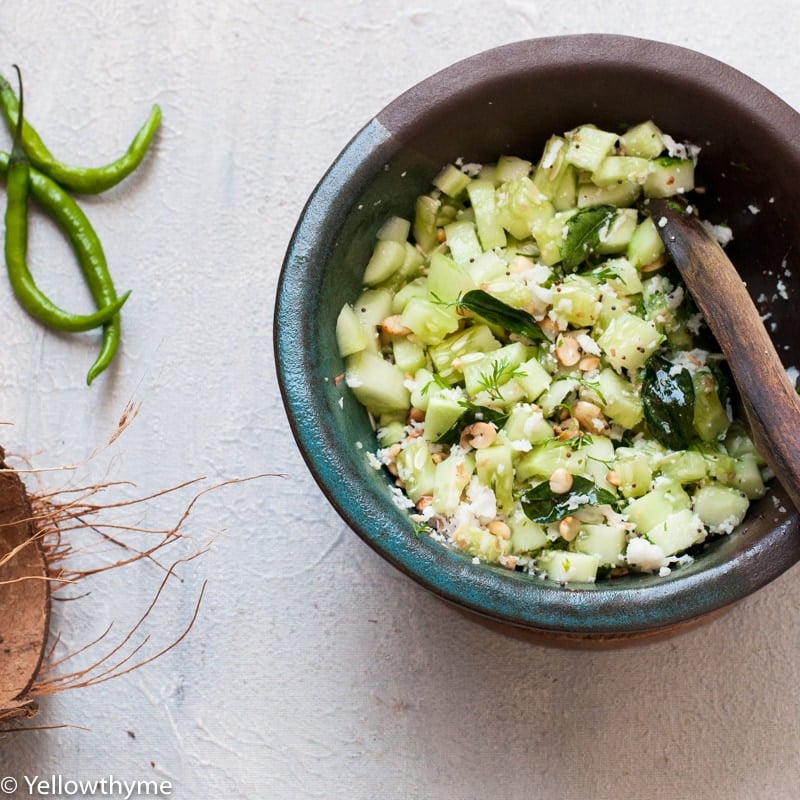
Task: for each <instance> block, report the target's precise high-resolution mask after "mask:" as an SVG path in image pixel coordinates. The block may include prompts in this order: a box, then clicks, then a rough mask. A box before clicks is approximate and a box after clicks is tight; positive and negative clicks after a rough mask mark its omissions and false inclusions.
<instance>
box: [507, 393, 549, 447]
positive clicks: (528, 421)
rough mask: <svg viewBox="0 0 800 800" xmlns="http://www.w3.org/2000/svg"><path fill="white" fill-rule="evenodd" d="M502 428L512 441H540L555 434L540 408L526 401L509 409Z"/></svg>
mask: <svg viewBox="0 0 800 800" xmlns="http://www.w3.org/2000/svg"><path fill="white" fill-rule="evenodd" d="M502 430H503V433H504V434H505V436H506V439H507V440H508V441H509V442H512V443H513V442H516V441H520V442H521V441H527V442H542V441H546V440H547V439H551V438H552V437H553V436H554V435H555V434H554V432H553V426H552V425H551V424H550V423H549V422H548V421H547V420H546V419H545V418H544V414H542V412H541V410H540V409H538V408H535V407H534V406H532V405H530V404H528V403H518V404H517V405H515V406H514V407H513V408H512V409H511V411H510V413H509V415H508V419H507V420H506V422H505V424H504V425H503V429H502Z"/></svg>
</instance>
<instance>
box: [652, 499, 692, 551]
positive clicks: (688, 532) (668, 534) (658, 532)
mask: <svg viewBox="0 0 800 800" xmlns="http://www.w3.org/2000/svg"><path fill="white" fill-rule="evenodd" d="M647 538H648V539H649V540H650V541H651V542H652V543H653V544H656V545H658V546H659V547H660V548H661V549H662V550H663V552H664V555H665V556H672V555H675V553H681V552H683V551H684V550H688V549H689V548H690V547H693V546H694V545H696V544H699V543H700V542H702V541H703V540H704V539H705V538H706V529H705V527H704V526H703V522H702V520H701V519H700V517H698V516H697V514H695V513H694V512H693V511H692V510H691V509H689V508H683V509H680V510H679V511H676V512H674V513H673V514H670V515H669V516H668V517H666V519H664V520H663V521H661V522H659V523H658V524H656V525H655V526H654V527H652V528H651V529H650V530H648V531H647Z"/></svg>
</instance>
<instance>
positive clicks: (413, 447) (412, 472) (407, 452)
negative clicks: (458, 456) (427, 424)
mask: <svg viewBox="0 0 800 800" xmlns="http://www.w3.org/2000/svg"><path fill="white" fill-rule="evenodd" d="M407 442H408V443H407V444H406V446H405V447H403V448H401V449H400V452H399V453H398V454H397V457H396V458H395V466H396V467H397V477H398V478H399V479H400V480H401V481H402V482H403V488H404V490H405V493H406V494H407V495H408V496H409V498H410V499H411V500H412V501H413V502H415V503H416V502H417V500H419V499H420V497H424V496H433V490H434V487H435V485H436V465H435V464H434V463H433V458H431V453H430V451H429V450H428V443H427V442H426V441H425V440H424V439H422V438H419V439H410V440H407Z"/></svg>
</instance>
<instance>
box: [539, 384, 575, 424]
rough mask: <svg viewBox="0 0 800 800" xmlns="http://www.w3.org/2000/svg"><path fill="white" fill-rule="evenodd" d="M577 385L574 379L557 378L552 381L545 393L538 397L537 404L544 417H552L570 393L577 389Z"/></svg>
mask: <svg viewBox="0 0 800 800" xmlns="http://www.w3.org/2000/svg"><path fill="white" fill-rule="evenodd" d="M578 386H579V384H578V381H576V380H575V379H574V378H559V379H558V380H557V381H553V382H552V383H551V384H550V386H549V387H548V389H547V391H545V393H544V394H543V395H541V396H540V397H539V400H538V403H539V406H540V407H541V409H542V413H543V414H544V415H545V416H546V417H552V416H553V414H554V413H555V410H556V409H557V408H558V407H559V406H561V405H562V404H563V403H564V401H565V400H566V399H567V397H568V396H569V395H570V393H571V392H574V391H575V390H576V389H577V388H578Z"/></svg>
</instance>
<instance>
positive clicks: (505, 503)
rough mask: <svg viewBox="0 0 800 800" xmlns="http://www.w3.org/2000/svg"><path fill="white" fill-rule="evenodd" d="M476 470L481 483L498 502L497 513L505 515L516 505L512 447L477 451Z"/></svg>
mask: <svg viewBox="0 0 800 800" xmlns="http://www.w3.org/2000/svg"><path fill="white" fill-rule="evenodd" d="M475 469H476V472H477V474H478V478H479V479H480V482H481V483H482V484H483V485H484V486H488V487H489V488H490V489H491V490H492V491H493V492H494V496H495V500H496V501H497V511H498V513H500V514H505V513H507V512H509V511H511V509H512V507H513V505H514V497H513V490H514V466H513V462H512V453H511V447H510V446H509V445H507V444H493V445H492V446H491V447H485V448H483V449H481V450H476V451H475Z"/></svg>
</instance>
